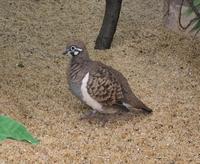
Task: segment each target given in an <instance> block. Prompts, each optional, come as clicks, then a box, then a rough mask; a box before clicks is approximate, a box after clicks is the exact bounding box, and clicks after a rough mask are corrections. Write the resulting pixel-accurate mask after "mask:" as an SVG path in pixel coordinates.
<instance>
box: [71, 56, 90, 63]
mask: <svg viewBox="0 0 200 164" xmlns="http://www.w3.org/2000/svg"><path fill="white" fill-rule="evenodd" d="M88 60H90V58H89V56H88V55H87V54H80V55H78V56H74V57H72V59H71V65H73V64H75V63H77V64H78V63H80V64H81V63H84V62H86V61H88Z"/></svg>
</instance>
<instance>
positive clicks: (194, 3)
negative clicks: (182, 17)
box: [186, 0, 200, 34]
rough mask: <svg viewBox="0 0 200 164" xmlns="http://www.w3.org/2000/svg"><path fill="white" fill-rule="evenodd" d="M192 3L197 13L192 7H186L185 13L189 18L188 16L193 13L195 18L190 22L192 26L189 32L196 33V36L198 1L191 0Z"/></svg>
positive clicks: (199, 5)
mask: <svg viewBox="0 0 200 164" xmlns="http://www.w3.org/2000/svg"><path fill="white" fill-rule="evenodd" d="M192 3H193V7H195V8H196V9H197V12H198V13H197V12H195V11H194V9H193V7H192V6H190V7H188V9H187V11H186V15H188V16H189V15H191V14H193V13H195V15H196V18H194V19H193V20H191V24H193V27H192V29H191V31H196V34H197V33H198V32H199V31H200V0H193V1H192Z"/></svg>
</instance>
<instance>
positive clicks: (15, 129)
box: [0, 115, 39, 144]
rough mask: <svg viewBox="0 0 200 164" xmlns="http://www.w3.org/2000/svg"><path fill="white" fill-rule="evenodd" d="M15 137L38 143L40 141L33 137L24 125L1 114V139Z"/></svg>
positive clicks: (15, 138)
mask: <svg viewBox="0 0 200 164" xmlns="http://www.w3.org/2000/svg"><path fill="white" fill-rule="evenodd" d="M5 139H14V140H19V141H27V142H29V143H31V144H37V143H38V142H39V141H38V140H37V139H35V138H33V137H32V135H31V134H30V133H29V132H28V131H27V130H26V128H25V127H24V125H22V124H21V123H19V122H17V121H15V120H12V119H11V118H9V117H7V116H3V115H0V141H3V140H5Z"/></svg>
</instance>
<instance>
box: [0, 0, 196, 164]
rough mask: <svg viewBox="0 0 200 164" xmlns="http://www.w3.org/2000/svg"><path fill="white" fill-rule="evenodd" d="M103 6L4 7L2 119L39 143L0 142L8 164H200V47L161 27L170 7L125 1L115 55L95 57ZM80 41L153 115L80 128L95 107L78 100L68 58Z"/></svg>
mask: <svg viewBox="0 0 200 164" xmlns="http://www.w3.org/2000/svg"><path fill="white" fill-rule="evenodd" d="M104 5H105V2H104V0H100V1H99V0H90V1H88V0H76V1H75V0H74V1H70V0H49V1H44V0H18V1H15V0H9V1H8V0H1V1H0V59H1V60H0V113H1V114H5V115H9V116H10V117H12V118H13V119H15V120H18V121H20V122H22V123H23V124H25V126H26V127H27V128H28V129H29V131H30V132H31V133H32V134H33V135H34V136H36V137H37V138H38V139H40V144H38V145H31V144H28V143H26V142H17V141H13V140H6V141H3V142H1V143H0V163H72V162H73V163H170V164H172V163H200V113H199V111H200V85H199V84H200V43H199V41H197V40H192V38H188V37H186V36H182V35H180V34H175V33H174V32H171V31H169V30H167V29H165V28H163V27H162V15H163V14H162V5H163V2H162V1H160V0H146V1H144V2H142V4H141V1H139V0H134V1H133V0H124V2H123V7H122V12H121V16H120V20H119V26H118V29H117V33H116V35H115V38H114V41H113V44H112V48H111V49H110V50H106V51H98V50H94V49H93V47H94V41H95V39H96V36H97V34H98V31H99V28H100V25H101V22H102V18H103V13H104ZM71 39H81V40H83V41H84V42H85V44H86V45H87V47H88V51H89V53H90V56H91V58H92V59H94V60H99V61H102V62H104V63H106V64H108V65H111V66H112V67H114V68H115V69H117V70H119V71H121V72H122V73H123V74H124V76H125V77H127V79H128V81H129V83H130V85H131V88H132V89H133V90H134V92H135V94H136V95H137V96H138V97H139V98H141V99H142V100H143V101H144V102H145V103H146V104H148V106H149V107H151V108H152V109H153V111H154V112H153V114H151V115H145V114H143V113H139V112H135V113H134V112H132V113H124V114H122V115H111V116H109V121H108V122H107V123H106V124H105V126H104V127H102V126H101V123H100V121H99V119H98V118H97V119H94V120H92V121H89V120H82V121H81V120H79V118H80V117H81V116H82V115H84V113H86V112H87V111H88V110H89V109H88V107H86V106H84V105H83V104H82V103H81V102H80V101H79V100H77V99H76V98H75V97H74V96H73V95H72V94H71V93H70V92H69V90H68V85H67V77H66V73H67V71H68V64H69V58H67V57H64V56H62V55H61V53H62V52H63V50H64V48H65V43H66V42H67V41H69V40H71ZM20 65H23V66H24V67H19V66H20Z"/></svg>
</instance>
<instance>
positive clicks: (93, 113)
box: [80, 110, 97, 120]
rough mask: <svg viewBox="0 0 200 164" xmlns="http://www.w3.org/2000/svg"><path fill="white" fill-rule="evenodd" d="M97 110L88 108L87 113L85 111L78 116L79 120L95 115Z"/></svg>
mask: <svg viewBox="0 0 200 164" xmlns="http://www.w3.org/2000/svg"><path fill="white" fill-rule="evenodd" d="M96 113H97V111H96V110H90V111H88V112H87V113H85V114H84V115H83V116H81V117H80V120H85V119H90V118H93V117H95V116H96Z"/></svg>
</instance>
